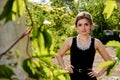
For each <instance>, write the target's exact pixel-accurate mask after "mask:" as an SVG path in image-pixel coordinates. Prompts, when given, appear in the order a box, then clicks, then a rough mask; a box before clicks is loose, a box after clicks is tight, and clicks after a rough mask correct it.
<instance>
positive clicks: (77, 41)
mask: <svg viewBox="0 0 120 80" xmlns="http://www.w3.org/2000/svg"><path fill="white" fill-rule="evenodd" d="M76 44H77V47H78V48H79V49H81V50H83V51H85V50H87V49H89V48H90V44H91V37H90V38H89V42H88V44H87V45H85V46H83V45H82V44H81V42H80V41H79V38H78V36H77V39H76Z"/></svg>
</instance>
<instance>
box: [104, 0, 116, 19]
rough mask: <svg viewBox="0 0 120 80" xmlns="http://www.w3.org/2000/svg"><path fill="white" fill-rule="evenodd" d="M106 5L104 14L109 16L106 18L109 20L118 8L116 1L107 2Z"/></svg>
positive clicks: (109, 0) (107, 0) (108, 0)
mask: <svg viewBox="0 0 120 80" xmlns="http://www.w3.org/2000/svg"><path fill="white" fill-rule="evenodd" d="M105 5H106V6H105V9H104V11H103V13H104V14H107V15H106V18H109V17H110V16H111V15H112V12H113V11H114V9H115V8H117V4H116V1H115V0H106V2H105Z"/></svg>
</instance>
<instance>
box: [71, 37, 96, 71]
mask: <svg viewBox="0 0 120 80" xmlns="http://www.w3.org/2000/svg"><path fill="white" fill-rule="evenodd" d="M76 39H77V37H74V38H73V41H72V45H71V48H70V60H71V65H73V66H74V68H76V69H89V68H92V66H93V61H94V56H95V52H96V50H95V47H94V40H95V39H94V38H91V44H90V47H89V48H88V49H86V50H81V49H79V48H78V47H77V44H76Z"/></svg>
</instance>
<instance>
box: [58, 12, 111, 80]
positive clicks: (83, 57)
mask: <svg viewBox="0 0 120 80" xmlns="http://www.w3.org/2000/svg"><path fill="white" fill-rule="evenodd" d="M75 26H76V29H77V31H78V33H79V34H78V35H77V36H75V37H69V38H68V39H67V40H66V41H65V42H64V45H63V46H62V47H61V49H60V50H59V51H58V54H57V60H58V63H59V64H60V66H61V67H62V68H63V69H65V70H67V71H68V72H69V73H70V78H71V80H97V77H100V76H101V75H103V74H104V73H105V71H106V70H107V68H108V67H107V66H106V67H104V68H103V69H101V70H100V71H99V72H95V71H93V70H92V67H93V61H94V56H95V53H96V50H98V52H99V53H100V55H101V56H102V57H103V59H104V60H105V61H108V60H111V58H110V56H109V55H108V53H107V52H106V50H105V48H104V45H103V44H102V42H101V41H100V40H99V39H96V38H93V37H91V36H90V31H91V29H92V27H93V20H92V17H91V15H90V14H89V13H88V12H80V13H79V14H78V15H77V17H76V21H75ZM69 49H70V63H71V65H70V66H66V65H65V64H64V60H63V56H64V54H65V52H66V51H67V50H69Z"/></svg>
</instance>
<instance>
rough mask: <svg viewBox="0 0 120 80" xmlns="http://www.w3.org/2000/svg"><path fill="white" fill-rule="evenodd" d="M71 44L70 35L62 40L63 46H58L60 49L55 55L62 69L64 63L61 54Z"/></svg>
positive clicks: (64, 66) (62, 54)
mask: <svg viewBox="0 0 120 80" xmlns="http://www.w3.org/2000/svg"><path fill="white" fill-rule="evenodd" d="M71 44H72V38H71V37H70V38H68V39H67V40H66V41H65V42H64V44H63V46H62V47H61V48H60V50H59V51H58V53H57V56H56V58H57V60H58V63H59V65H60V66H61V67H62V68H63V69H65V68H66V65H65V64H64V60H63V56H64V54H65V53H66V51H67V50H69V48H70V46H71Z"/></svg>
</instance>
